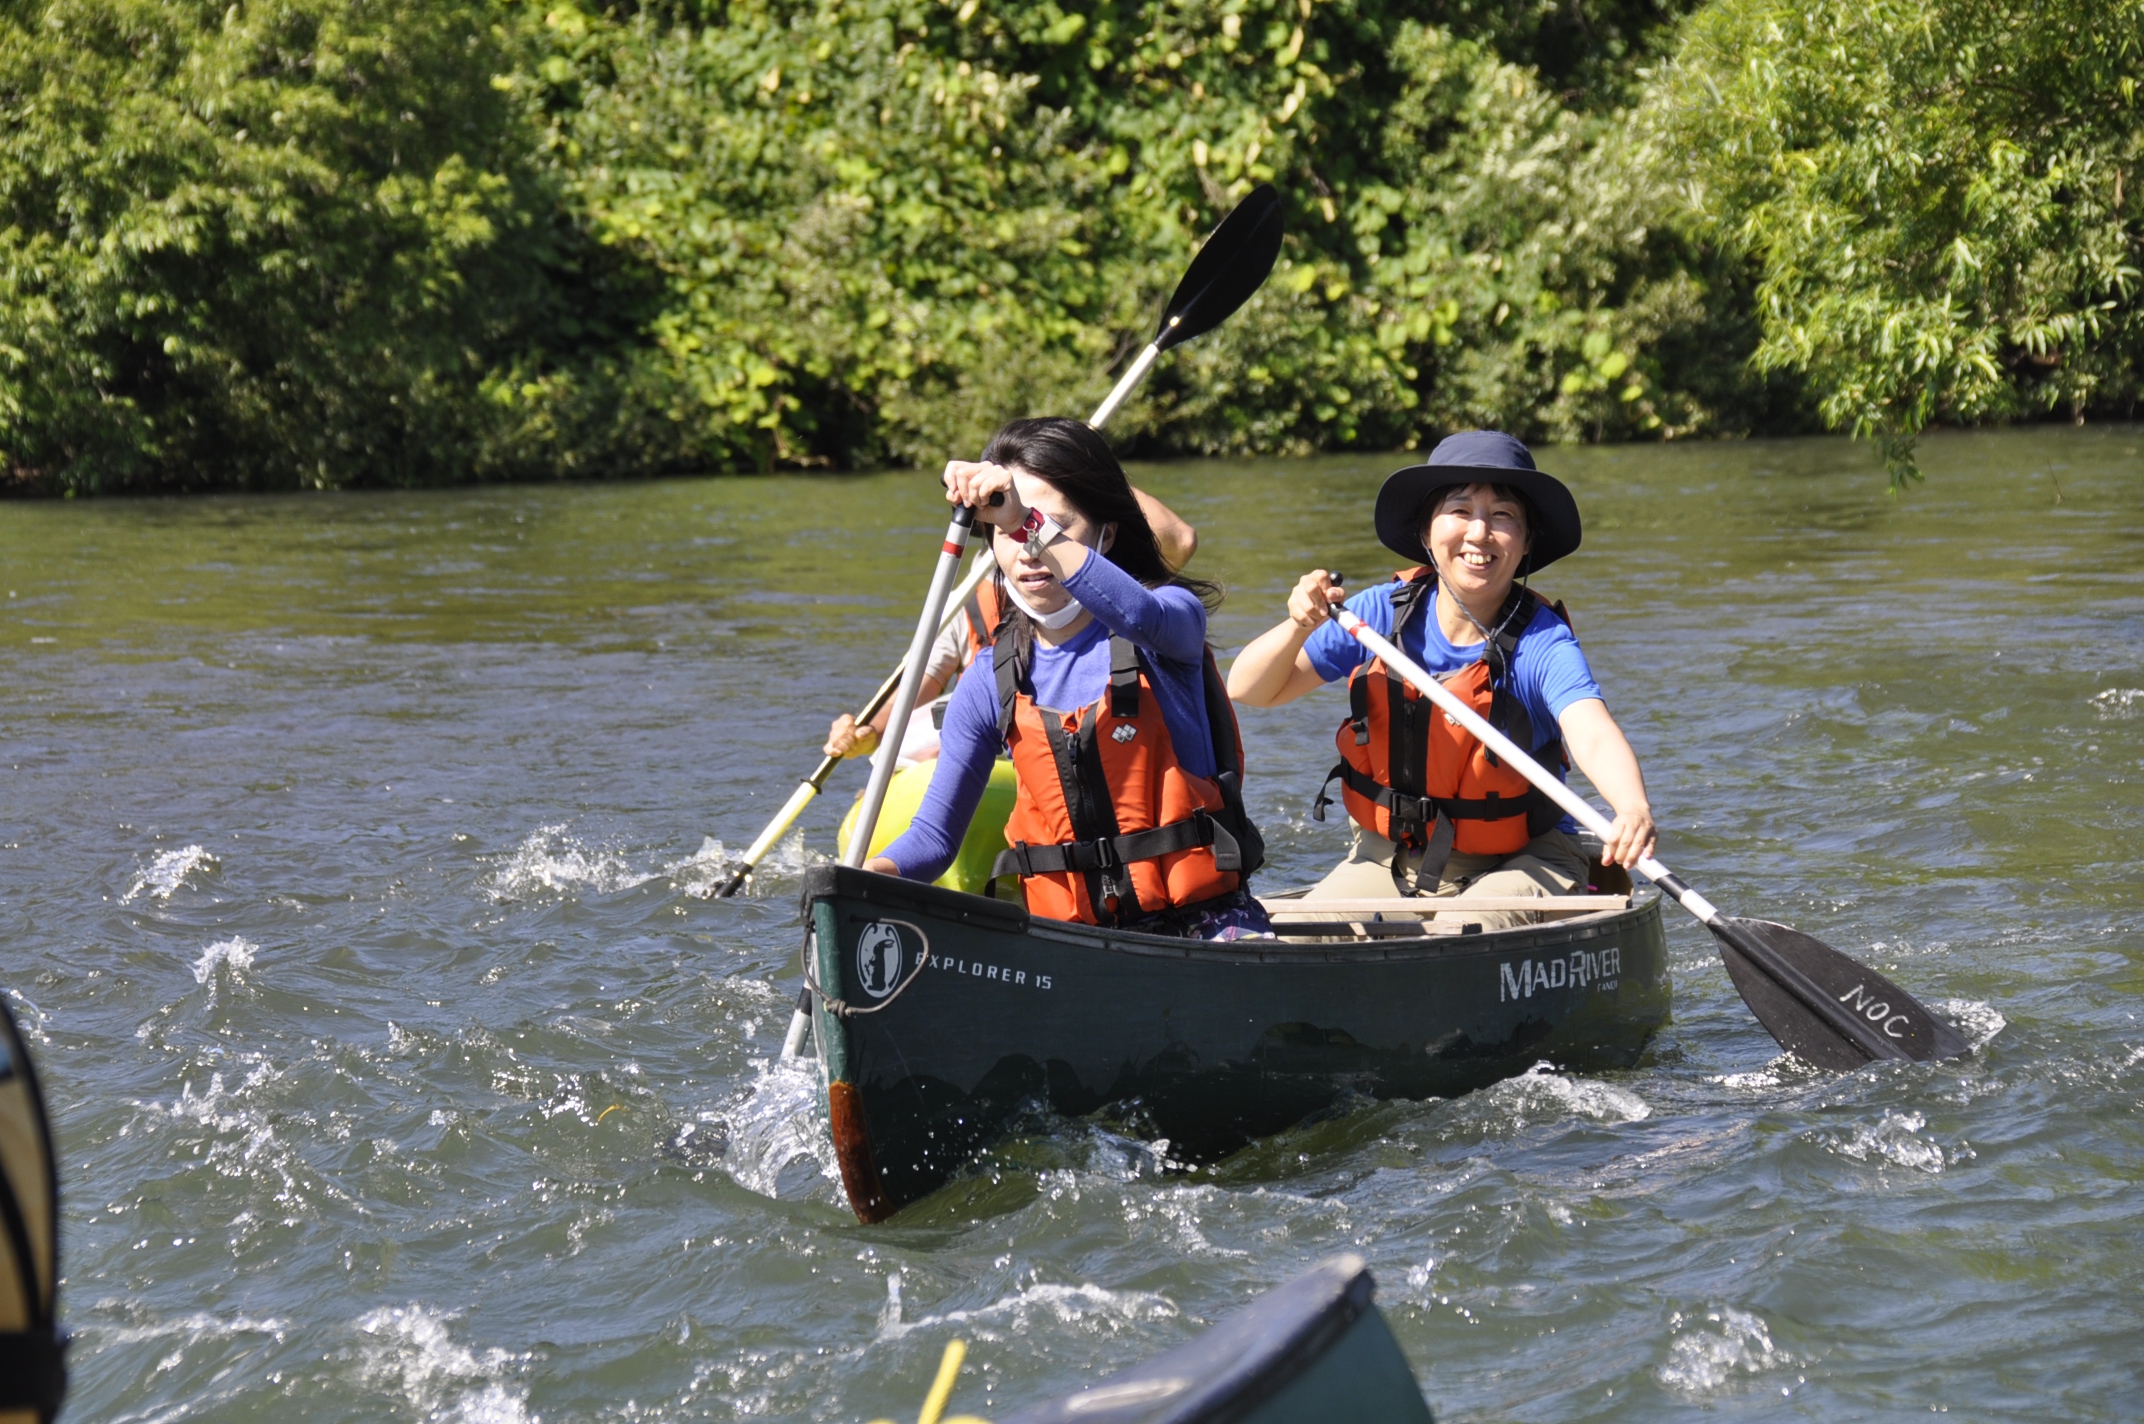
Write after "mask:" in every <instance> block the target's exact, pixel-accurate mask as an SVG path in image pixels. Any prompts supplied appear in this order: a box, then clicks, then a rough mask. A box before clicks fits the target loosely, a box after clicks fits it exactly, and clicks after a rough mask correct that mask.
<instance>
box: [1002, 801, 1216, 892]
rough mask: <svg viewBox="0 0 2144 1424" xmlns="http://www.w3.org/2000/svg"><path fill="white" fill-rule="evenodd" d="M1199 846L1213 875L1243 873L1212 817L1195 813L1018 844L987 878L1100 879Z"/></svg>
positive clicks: (1007, 852) (1205, 812)
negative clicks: (1068, 875)
mask: <svg viewBox="0 0 2144 1424" xmlns="http://www.w3.org/2000/svg"><path fill="white" fill-rule="evenodd" d="M1202 846H1212V847H1213V862H1214V865H1215V867H1216V868H1217V869H1221V870H1241V869H1242V868H1243V852H1242V848H1241V847H1240V846H1239V845H1238V844H1237V842H1236V838H1235V836H1234V835H1233V834H1231V833H1230V831H1229V829H1228V827H1226V826H1224V825H1222V824H1221V822H1220V821H1219V820H1218V819H1216V818H1215V816H1214V815H1213V813H1212V812H1210V811H1207V810H1205V809H1204V808H1201V809H1199V810H1196V811H1193V812H1192V813H1191V814H1190V815H1189V816H1186V817H1185V818H1184V819H1183V820H1181V821H1171V822H1169V824H1167V825H1166V826H1155V827H1154V828H1153V829H1151V830H1145V831H1128V832H1126V833H1124V834H1122V835H1115V836H1099V837H1097V838H1095V839H1094V840H1089V841H1067V842H1065V843H1064V844H1062V845H1029V844H1028V843H1027V842H1025V841H1021V842H1020V843H1019V844H1017V845H1014V846H1013V847H1011V848H1010V849H1008V850H1004V851H1000V852H999V853H998V858H997V863H996V864H995V865H993V866H992V867H991V870H990V873H991V875H992V876H993V877H995V876H999V875H1057V874H1061V873H1064V872H1066V871H1071V872H1073V873H1075V874H1081V875H1085V874H1090V873H1094V872H1102V873H1105V874H1106V873H1108V872H1112V871H1121V870H1123V869H1124V868H1126V867H1128V866H1129V865H1131V864H1132V863H1133V862H1134V861H1141V860H1159V859H1161V858H1162V857H1163V856H1165V855H1174V854H1176V853H1177V852H1178V851H1184V850H1197V849H1199V848H1200V847H1202ZM1127 878H1128V877H1127Z"/></svg>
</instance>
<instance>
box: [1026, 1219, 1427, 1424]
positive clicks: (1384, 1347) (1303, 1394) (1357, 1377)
mask: <svg viewBox="0 0 2144 1424" xmlns="http://www.w3.org/2000/svg"><path fill="white" fill-rule="evenodd" d="M1376 1290H1377V1283H1376V1282H1375V1281H1374V1280H1373V1279H1371V1276H1370V1272H1369V1270H1368V1268H1367V1267H1365V1266H1364V1265H1363V1263H1362V1259H1361V1258H1360V1257H1359V1256H1352V1255H1349V1256H1335V1257H1333V1258H1332V1259H1330V1260H1327V1261H1322V1262H1320V1263H1319V1264H1318V1265H1317V1266H1315V1267H1313V1268H1312V1269H1311V1270H1309V1271H1307V1272H1305V1273H1304V1274H1302V1275H1300V1276H1298V1277H1296V1278H1295V1279H1294V1280H1292V1281H1290V1282H1288V1283H1287V1284H1286V1285H1284V1286H1281V1287H1279V1288H1278V1289H1276V1290H1272V1291H1269V1292H1267V1293H1266V1294H1265V1295H1263V1296H1260V1297H1259V1298H1258V1299H1257V1300H1256V1301H1254V1302H1253V1303H1252V1304H1250V1305H1248V1306H1246V1307H1245V1308H1244V1309H1242V1310H1239V1311H1237V1312H1236V1313H1235V1314H1234V1315H1231V1316H1230V1317H1228V1318H1227V1319H1226V1320H1223V1321H1221V1322H1220V1323H1219V1324H1217V1325H1215V1326H1214V1327H1213V1328H1212V1329H1210V1330H1208V1331H1207V1332H1206V1333H1205V1334H1203V1335H1201V1336H1199V1337H1198V1338H1197V1339H1196V1340H1192V1341H1189V1342H1188V1343H1186V1344H1183V1345H1179V1346H1177V1347H1176V1348H1175V1349H1173V1350H1170V1351H1169V1352H1167V1353H1166V1354H1162V1355H1157V1356H1155V1357H1154V1358H1153V1359H1151V1360H1148V1361H1146V1362H1145V1363H1144V1364H1141V1365H1135V1366H1133V1367H1132V1368H1131V1369H1128V1370H1125V1371H1124V1372H1122V1373H1121V1374H1115V1375H1111V1376H1110V1377H1109V1378H1108V1379H1106V1380H1103V1381H1102V1382H1100V1383H1099V1384H1095V1385H1091V1386H1089V1387H1088V1388H1086V1389H1083V1390H1081V1391H1080V1392H1079V1393H1078V1394H1075V1395H1070V1396H1068V1397H1066V1398H1063V1399H1058V1400H1053V1401H1051V1402H1050V1403H1048V1404H1044V1405H1039V1406H1037V1407H1036V1408H1033V1409H1025V1410H1022V1411H1021V1412H1020V1413H1018V1414H1015V1415H1013V1416H1012V1417H1011V1418H1009V1419H1007V1420H1005V1421H1004V1424H1329V1421H1332V1420H1336V1419H1341V1420H1347V1421H1349V1424H1436V1421H1435V1420H1434V1419H1433V1418H1432V1417H1431V1415H1430V1410H1429V1405H1428V1403H1427V1402H1425V1401H1424V1400H1423V1398H1422V1390H1421V1386H1420V1385H1418V1384H1416V1383H1415V1378H1414V1371H1413V1369H1412V1368H1410V1367H1409V1365H1408V1363H1407V1357H1406V1356H1405V1355H1404V1354H1402V1353H1401V1352H1400V1346H1399V1342H1398V1341H1397V1340H1395V1339H1393V1338H1392V1330H1391V1327H1390V1326H1388V1325H1387V1324H1386V1323H1385V1317H1384V1316H1383V1315H1382V1314H1380V1313H1379V1311H1378V1309H1377V1306H1376V1304H1375V1301H1374V1296H1375V1294H1376Z"/></svg>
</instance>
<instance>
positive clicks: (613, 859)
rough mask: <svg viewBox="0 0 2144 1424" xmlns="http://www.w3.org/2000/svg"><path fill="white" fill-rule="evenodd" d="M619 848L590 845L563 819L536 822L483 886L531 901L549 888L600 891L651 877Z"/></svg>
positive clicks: (503, 896) (495, 895) (494, 894)
mask: <svg viewBox="0 0 2144 1424" xmlns="http://www.w3.org/2000/svg"><path fill="white" fill-rule="evenodd" d="M654 878H655V875H654V873H653V872H651V871H638V870H635V869H634V868H633V867H632V865H631V864H630V863H629V862H628V861H627V860H626V858H625V857H624V856H622V855H620V854H618V853H617V852H616V851H612V850H603V849H600V848H597V847H592V846H589V845H587V844H585V843H584V842H582V841H581V840H579V839H577V838H576V837H574V836H571V835H568V834H567V833H566V825H565V823H564V822H563V821H561V822H559V823H557V824H555V825H549V826H538V827H537V828H536V829H535V830H533V831H531V832H529V834H528V836H527V837H526V838H525V839H524V840H523V841H522V842H521V844H520V845H518V846H516V847H515V848H514V850H513V852H512V853H511V854H510V855H507V856H506V857H504V858H503V859H502V860H501V861H500V863H499V865H498V868H497V869H495V870H494V871H492V874H491V880H490V882H489V884H488V885H487V886H486V887H485V888H486V890H487V891H488V892H489V893H490V895H491V898H492V899H494V900H500V901H517V900H527V899H530V898H532V897H533V896H536V895H539V894H541V893H543V892H545V891H555V890H576V889H580V888H583V887H586V888H588V889H591V890H595V891H597V892H599V893H602V894H609V893H611V892H613V891H617V890H630V889H631V888H632V887H633V886H635V885H642V884H645V883H647V882H648V881H650V880H653V879H654Z"/></svg>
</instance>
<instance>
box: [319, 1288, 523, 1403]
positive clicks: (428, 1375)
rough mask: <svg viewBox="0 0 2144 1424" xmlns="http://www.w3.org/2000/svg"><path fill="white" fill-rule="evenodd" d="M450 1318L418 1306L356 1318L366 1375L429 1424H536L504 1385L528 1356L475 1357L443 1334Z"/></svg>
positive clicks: (518, 1394) (519, 1395)
mask: <svg viewBox="0 0 2144 1424" xmlns="http://www.w3.org/2000/svg"><path fill="white" fill-rule="evenodd" d="M452 1318H453V1317H451V1316H448V1315H443V1314H441V1313H440V1312H438V1311H436V1310H432V1309H431V1308H429V1307H427V1306H423V1305H406V1306H389V1307H385V1308H382V1309H379V1310H375V1311H371V1312H369V1313H368V1314H366V1315H364V1316H363V1317H361V1318H360V1319H359V1320H358V1322H357V1328H358V1329H359V1330H361V1331H363V1332H364V1333H365V1334H366V1335H368V1336H370V1337H371V1339H370V1340H369V1341H368V1342H367V1345H366V1350H365V1364H364V1369H365V1375H366V1377H367V1378H368V1379H369V1380H372V1381H374V1382H375V1383H379V1384H385V1385H389V1386H393V1387H398V1388H399V1389H400V1390H401V1392H402V1397H403V1399H405V1400H406V1401H408V1403H409V1407H410V1408H411V1409H412V1410H414V1411H415V1412H416V1414H417V1416H418V1417H419V1418H421V1419H424V1420H426V1421H428V1424H539V1421H538V1419H537V1416H535V1415H533V1414H531V1413H529V1406H528V1395H527V1393H526V1391H517V1390H515V1389H513V1388H512V1387H510V1386H509V1385H508V1383H507V1381H506V1374H507V1371H508V1370H509V1368H510V1367H512V1366H514V1365H517V1364H520V1363H522V1362H524V1361H526V1360H527V1359H528V1358H529V1357H528V1356H527V1355H512V1354H508V1353H507V1352H506V1351H504V1350H497V1349H493V1350H485V1351H484V1352H483V1353H482V1354H478V1353H476V1352H475V1351H473V1350H470V1349H468V1348H466V1347H465V1346H462V1345H457V1344H455V1343H454V1341H453V1339H452V1337H450V1336H449V1335H448V1333H447V1322H448V1321H449V1320H450V1319H452Z"/></svg>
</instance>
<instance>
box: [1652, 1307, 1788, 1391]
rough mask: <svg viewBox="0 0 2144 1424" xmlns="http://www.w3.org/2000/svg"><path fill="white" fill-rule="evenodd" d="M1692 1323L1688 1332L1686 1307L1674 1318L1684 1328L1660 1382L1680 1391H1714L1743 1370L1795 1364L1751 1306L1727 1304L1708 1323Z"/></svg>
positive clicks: (1749, 1371) (1672, 1324) (1670, 1349)
mask: <svg viewBox="0 0 2144 1424" xmlns="http://www.w3.org/2000/svg"><path fill="white" fill-rule="evenodd" d="M1689 1323H1690V1325H1691V1328H1690V1329H1689V1330H1688V1331H1683V1325H1684V1319H1683V1315H1682V1313H1681V1312H1680V1311H1677V1312H1676V1314H1675V1316H1674V1318H1673V1319H1672V1320H1671V1321H1670V1322H1669V1325H1670V1327H1671V1328H1673V1329H1675V1330H1677V1331H1678V1332H1682V1333H1678V1334H1677V1335H1676V1337H1675V1342H1674V1344H1672V1345H1670V1346H1669V1347H1668V1359H1667V1363H1666V1364H1664V1365H1662V1366H1660V1368H1659V1371H1658V1374H1659V1376H1660V1382H1661V1383H1662V1384H1664V1385H1666V1386H1667V1387H1668V1388H1669V1389H1672V1390H1675V1391H1677V1392H1678V1393H1681V1394H1685V1395H1704V1394H1711V1393H1713V1392H1714V1391H1716V1390H1718V1389H1719V1387H1720V1386H1721V1385H1723V1384H1726V1383H1727V1381H1728V1380H1730V1379H1732V1378H1733V1377H1734V1376H1735V1375H1737V1374H1752V1375H1754V1374H1758V1373H1761V1372H1762V1371H1765V1370H1769V1369H1774V1368H1777V1367H1778V1366H1781V1365H1791V1364H1793V1363H1794V1359H1793V1357H1792V1356H1791V1355H1788V1354H1787V1353H1786V1352H1785V1351H1783V1350H1781V1349H1779V1347H1778V1346H1776V1345H1774V1344H1773V1343H1772V1332H1771V1331H1770V1330H1769V1329H1767V1328H1766V1326H1765V1323H1764V1322H1763V1321H1762V1320H1760V1319H1758V1318H1757V1317H1756V1316H1754V1315H1752V1314H1750V1313H1749V1312H1748V1311H1746V1310H1736V1309H1735V1308H1734V1307H1732V1306H1721V1307H1720V1308H1719V1309H1717V1310H1708V1311H1706V1312H1705V1318H1704V1321H1703V1322H1702V1323H1700V1322H1696V1321H1692V1322H1689ZM1707 1326H1711V1327H1716V1328H1713V1329H1708V1328H1706V1327H1707Z"/></svg>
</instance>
